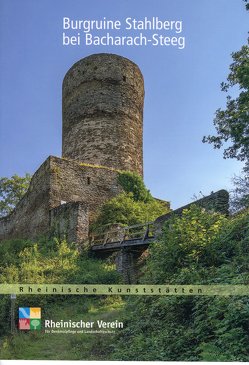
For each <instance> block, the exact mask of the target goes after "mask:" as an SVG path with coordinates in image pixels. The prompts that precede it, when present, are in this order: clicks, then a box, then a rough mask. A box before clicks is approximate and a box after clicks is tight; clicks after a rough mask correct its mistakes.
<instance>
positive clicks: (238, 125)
mask: <svg viewBox="0 0 249 365" xmlns="http://www.w3.org/2000/svg"><path fill="white" fill-rule="evenodd" d="M232 58H233V63H232V64H231V65H230V73H229V75H228V77H227V82H226V83H222V84H221V90H222V91H225V92H227V91H228V90H229V89H230V88H232V87H234V86H238V87H239V89H240V90H241V92H240V94H239V96H238V97H237V98H235V99H232V97H231V96H229V95H228V96H227V103H226V109H225V110H222V109H218V110H217V111H216V116H215V119H214V126H215V128H216V131H217V135H216V136H207V137H204V138H203V142H208V143H211V144H213V146H214V148H221V147H222V146H223V144H224V143H226V142H229V141H230V142H231V145H230V146H229V147H226V148H225V149H224V153H223V156H224V158H236V159H237V160H240V161H245V162H246V163H249V47H248V45H245V46H243V47H242V48H241V50H240V51H238V52H234V53H232Z"/></svg>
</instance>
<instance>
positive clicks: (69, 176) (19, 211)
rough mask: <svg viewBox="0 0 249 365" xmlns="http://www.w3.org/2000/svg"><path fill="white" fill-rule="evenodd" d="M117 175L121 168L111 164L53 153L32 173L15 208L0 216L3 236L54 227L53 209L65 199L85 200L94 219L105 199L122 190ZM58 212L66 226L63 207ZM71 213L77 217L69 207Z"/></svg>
mask: <svg viewBox="0 0 249 365" xmlns="http://www.w3.org/2000/svg"><path fill="white" fill-rule="evenodd" d="M117 175H118V172H117V171H116V170H112V169H110V168H101V167H94V166H86V165H80V164H79V163H78V162H77V161H70V160H65V159H61V158H59V157H53V156H50V157H49V158H48V159H47V160H46V161H45V162H44V163H43V164H42V165H41V167H40V168H39V169H38V170H37V172H36V173H35V174H34V176H33V177H32V180H31V184H30V188H29V190H28V192H27V193H26V194H25V196H24V197H23V199H22V200H21V201H20V202H19V203H18V205H17V207H16V209H15V211H14V212H13V213H12V214H10V215H9V216H8V217H5V218H2V219H0V240H2V239H6V238H34V237H37V236H38V235H41V234H47V233H48V232H49V231H50V229H51V226H50V225H51V221H50V218H51V213H50V210H51V209H53V208H56V207H59V206H60V205H61V204H62V202H66V203H70V202H82V203H85V204H86V205H87V206H88V213H87V215H88V218H89V219H90V221H91V220H92V219H93V217H94V215H95V214H96V211H97V210H98V209H99V207H100V206H101V205H102V204H103V203H104V202H105V201H106V200H108V199H110V198H112V197H114V196H116V195H117V194H118V193H119V192H121V187H120V186H119V185H118V182H117ZM60 209H62V208H60ZM58 212H60V213H58V216H57V221H58V219H59V217H61V219H62V223H61V224H62V226H63V220H64V218H63V214H62V213H61V212H62V210H59V211H58ZM69 213H71V215H72V217H71V218H70V219H72V221H73V220H75V217H73V216H74V214H75V212H74V210H73V209H69V210H68V212H67V216H68V217H69ZM81 213H82V214H83V211H82V212H81ZM79 214H80V213H79ZM84 214H85V213H84ZM84 214H83V215H84ZM52 216H53V214H52ZM53 217H54V218H55V213H54V216H53ZM64 217H65V216H64ZM79 219H80V218H79ZM82 219H83V218H82ZM75 222H76V221H75ZM77 224H78V223H77ZM77 224H76V226H75V229H76V231H77ZM87 227H88V222H87ZM83 232H85V230H83Z"/></svg>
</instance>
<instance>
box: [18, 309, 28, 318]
mask: <svg viewBox="0 0 249 365" xmlns="http://www.w3.org/2000/svg"><path fill="white" fill-rule="evenodd" d="M19 318H30V308H29V307H24V308H20V307H19Z"/></svg>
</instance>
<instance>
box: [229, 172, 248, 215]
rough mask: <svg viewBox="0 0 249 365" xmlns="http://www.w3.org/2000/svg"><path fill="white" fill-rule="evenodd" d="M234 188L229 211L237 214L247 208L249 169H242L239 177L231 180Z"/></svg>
mask: <svg viewBox="0 0 249 365" xmlns="http://www.w3.org/2000/svg"><path fill="white" fill-rule="evenodd" d="M232 182H233V186H234V188H233V189H232V191H231V195H230V196H231V200H230V209H231V211H232V212H238V211H240V210H241V209H245V208H248V207H249V168H248V167H246V168H244V171H242V174H241V175H240V176H235V177H234V178H233V179H232Z"/></svg>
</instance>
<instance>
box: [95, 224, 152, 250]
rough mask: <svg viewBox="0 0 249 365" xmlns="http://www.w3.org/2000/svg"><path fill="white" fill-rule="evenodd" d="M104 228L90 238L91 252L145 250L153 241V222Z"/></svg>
mask: <svg viewBox="0 0 249 365" xmlns="http://www.w3.org/2000/svg"><path fill="white" fill-rule="evenodd" d="M107 228H108V227H105V230H104V231H103V232H101V233H97V234H94V235H92V236H91V239H90V244H91V250H92V251H94V252H96V253H97V252H99V253H104V252H106V253H107V252H108V251H112V252H113V251H118V250H120V249H122V248H141V249H145V248H146V247H147V246H148V245H149V244H150V243H151V242H152V241H153V240H154V239H155V225H154V222H148V223H144V224H137V225H134V226H129V227H124V226H121V225H118V224H115V225H112V226H110V228H109V229H107Z"/></svg>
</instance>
